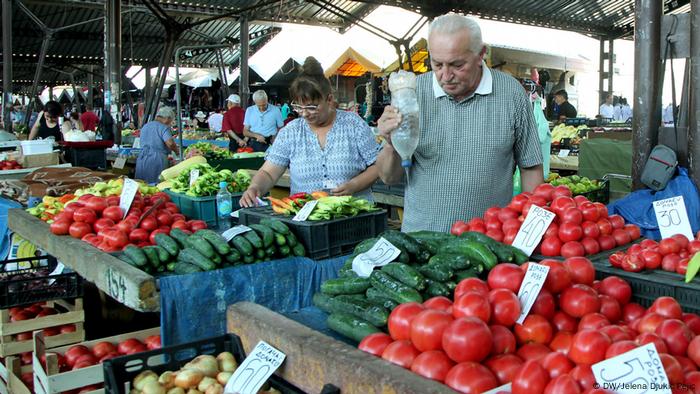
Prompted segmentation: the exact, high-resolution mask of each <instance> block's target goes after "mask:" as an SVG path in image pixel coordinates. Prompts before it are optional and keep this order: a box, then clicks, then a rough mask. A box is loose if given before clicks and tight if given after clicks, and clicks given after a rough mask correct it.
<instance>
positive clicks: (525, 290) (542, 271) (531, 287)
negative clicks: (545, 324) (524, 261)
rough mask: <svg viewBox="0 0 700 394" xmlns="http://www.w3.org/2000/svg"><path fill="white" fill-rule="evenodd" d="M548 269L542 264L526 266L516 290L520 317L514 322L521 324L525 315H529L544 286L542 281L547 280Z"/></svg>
mask: <svg viewBox="0 0 700 394" xmlns="http://www.w3.org/2000/svg"><path fill="white" fill-rule="evenodd" d="M548 273H549V267H547V266H546V265H542V264H535V263H530V264H528V266H527V272H526V273H525V277H524V278H523V282H522V283H521V284H520V290H518V300H520V316H518V320H516V322H517V323H518V324H523V321H525V318H526V317H527V314H528V313H530V309H531V308H532V305H533V304H534V303H535V300H536V299H537V296H538V295H539V294H540V290H542V287H543V286H544V281H545V280H546V279H547V274H548Z"/></svg>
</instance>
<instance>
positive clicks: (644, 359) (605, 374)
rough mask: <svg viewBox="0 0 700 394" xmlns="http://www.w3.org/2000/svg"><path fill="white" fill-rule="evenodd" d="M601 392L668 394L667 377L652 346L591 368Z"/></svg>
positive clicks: (649, 345)
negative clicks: (602, 390)
mask: <svg viewBox="0 0 700 394" xmlns="http://www.w3.org/2000/svg"><path fill="white" fill-rule="evenodd" d="M591 369H592V370H593V376H595V380H596V382H597V384H598V386H599V387H600V388H601V389H604V390H608V391H612V392H615V393H620V394H627V393H630V394H631V393H655V394H656V393H660V394H671V385H670V384H669V383H668V376H666V371H665V370H664V366H663V364H662V363H661V359H660V358H659V353H658V352H657V351H656V347H654V344H653V343H648V344H646V345H644V346H640V347H638V348H636V349H634V350H630V351H629V352H627V353H623V354H621V355H619V356H616V357H613V358H610V359H607V360H605V361H601V362H599V363H598V364H593V365H592V366H591Z"/></svg>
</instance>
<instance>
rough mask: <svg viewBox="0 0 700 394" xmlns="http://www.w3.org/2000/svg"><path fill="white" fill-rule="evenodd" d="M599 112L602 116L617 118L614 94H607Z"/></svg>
mask: <svg viewBox="0 0 700 394" xmlns="http://www.w3.org/2000/svg"><path fill="white" fill-rule="evenodd" d="M598 114H599V115H600V117H601V118H606V119H614V118H615V107H614V106H613V95H612V94H608V95H607V96H605V102H604V103H603V104H601V105H600V110H599V111H598Z"/></svg>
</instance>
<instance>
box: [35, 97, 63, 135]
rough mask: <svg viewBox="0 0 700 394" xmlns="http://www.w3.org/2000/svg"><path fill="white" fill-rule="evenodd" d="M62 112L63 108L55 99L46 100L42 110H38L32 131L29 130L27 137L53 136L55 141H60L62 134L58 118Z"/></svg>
mask: <svg viewBox="0 0 700 394" xmlns="http://www.w3.org/2000/svg"><path fill="white" fill-rule="evenodd" d="M62 113H63V108H62V107H61V104H59V103H58V102H57V101H53V100H51V101H49V102H47V103H46V104H45V105H44V110H43V111H41V112H39V115H38V116H37V119H36V122H35V123H34V126H33V127H32V131H31V132H29V139H30V140H35V139H37V138H42V139H46V138H49V137H54V139H55V140H56V141H62V140H63V134H61V126H60V125H59V123H58V118H59V117H60V116H61V114H62Z"/></svg>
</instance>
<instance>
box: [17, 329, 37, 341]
mask: <svg viewBox="0 0 700 394" xmlns="http://www.w3.org/2000/svg"><path fill="white" fill-rule="evenodd" d="M32 338H33V334H32V332H31V331H27V332H20V333H19V334H17V335H15V339H16V340H17V341H31V340H32Z"/></svg>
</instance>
